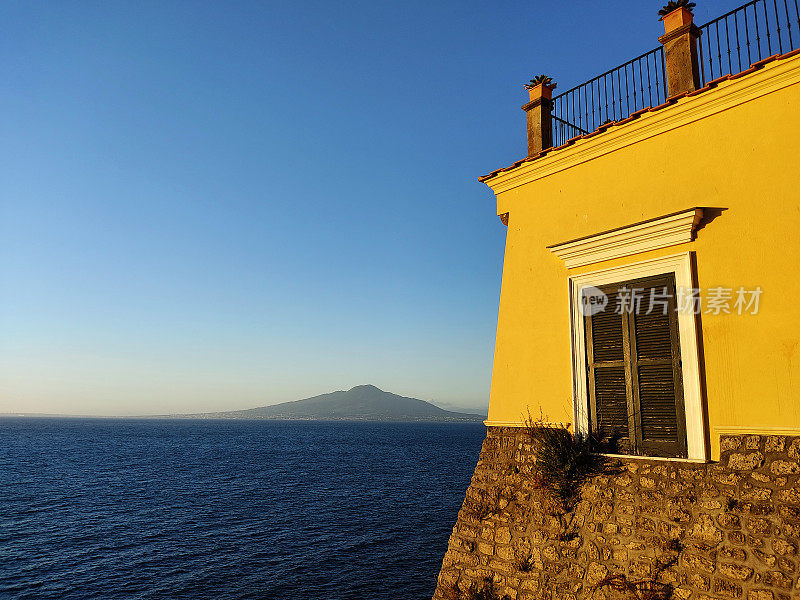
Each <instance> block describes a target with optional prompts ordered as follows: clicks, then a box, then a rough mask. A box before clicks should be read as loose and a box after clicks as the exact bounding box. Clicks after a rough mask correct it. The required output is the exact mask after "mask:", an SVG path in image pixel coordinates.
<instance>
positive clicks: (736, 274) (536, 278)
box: [487, 56, 800, 457]
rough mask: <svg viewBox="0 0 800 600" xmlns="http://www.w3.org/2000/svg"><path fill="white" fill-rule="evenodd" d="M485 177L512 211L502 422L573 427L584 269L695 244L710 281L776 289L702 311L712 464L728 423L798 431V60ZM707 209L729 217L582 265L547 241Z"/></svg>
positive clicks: (502, 315)
mask: <svg viewBox="0 0 800 600" xmlns="http://www.w3.org/2000/svg"><path fill="white" fill-rule="evenodd" d="M754 90H755V91H754ZM626 128H627V129H628V130H630V132H631V134H630V136H629V139H627V138H624V136H625V135H627V133H626ZM654 131H657V133H654ZM604 136H610V137H609V138H608V139H606V140H604V139H603V138H604ZM613 136H617V137H618V138H619V139H620V140H621V141H619V142H617V144H616V146H614V145H613V144H612V145H609V142H608V140H609V139H611V137H613ZM606 146H608V148H609V151H608V152H606V153H605V154H602V155H601V156H592V152H591V151H592V149H599V150H596V151H595V152H603V149H604V148H606ZM619 146H623V147H619ZM581 157H584V158H585V157H589V159H588V160H585V161H584V162H580V161H581V160H584V159H583V158H581ZM537 163H539V164H538V165H537ZM576 163H577V164H576ZM526 169H528V170H530V174H529V175H524V171H525V170H526ZM520 173H523V174H522V175H520ZM515 178H516V179H515ZM512 180H514V181H512ZM487 183H488V184H489V185H490V187H492V188H493V189H494V190H495V191H496V192H498V196H497V201H498V214H503V213H506V212H508V213H509V222H508V234H507V241H506V253H505V262H504V268H503V280H502V289H501V298H500V310H499V319H498V331H497V341H496V347H495V357H494V371H493V376H492V387H491V399H490V405H489V418H488V421H489V422H490V423H491V422H496V423H514V422H516V423H519V422H521V421H522V419H523V415H524V414H525V413H526V412H527V410H528V409H529V408H530V410H531V412H533V413H534V414H538V413H539V410H540V408H541V411H542V412H543V413H544V415H545V416H546V417H547V418H548V419H549V420H551V421H571V420H572V414H573V412H572V389H573V388H572V372H571V345H570V323H569V296H568V277H569V276H570V275H573V274H577V273H582V272H590V271H595V270H598V269H601V268H604V267H607V266H611V265H615V264H625V263H631V262H638V261H640V260H643V259H645V258H650V257H657V256H666V255H669V254H675V253H676V252H679V251H686V250H691V251H693V252H694V253H695V255H696V264H697V280H698V284H699V286H700V287H701V288H703V289H704V290H705V289H707V288H710V287H715V286H720V285H721V286H725V287H731V288H738V287H739V286H744V287H745V288H755V287H756V286H760V287H761V288H762V289H763V295H762V296H761V306H760V312H759V314H758V315H742V316H739V315H736V314H731V315H718V316H717V315H712V314H703V315H702V316H701V324H702V330H701V331H702V347H703V351H704V355H705V361H704V365H702V364H701V367H704V372H705V392H706V397H707V413H708V414H707V419H708V423H707V425H708V428H707V435H708V438H709V440H710V443H711V450H712V457H715V456H716V455H717V453H718V444H717V439H718V433H719V428H721V427H722V428H730V427H734V428H735V427H743V428H746V429H751V430H753V431H760V432H763V431H769V430H771V428H778V429H780V428H782V429H793V428H797V429H798V430H800V398H799V397H798V390H800V343H798V342H800V268H798V267H800V56H794V57H790V58H785V59H782V60H778V61H774V62H772V63H769V64H768V65H766V66H765V67H764V68H763V69H762V70H760V71H757V72H756V73H753V74H749V75H746V76H743V77H741V78H739V79H737V80H732V81H729V82H726V83H723V84H721V85H720V87H719V88H717V89H712V90H708V91H705V92H703V93H702V94H698V95H697V96H694V97H691V98H684V99H682V100H680V101H679V102H678V103H677V104H675V105H674V106H671V107H667V108H664V109H661V110H659V111H655V112H652V113H648V114H646V115H644V116H643V117H641V118H640V119H637V120H636V121H633V122H631V123H627V124H623V125H620V126H617V127H614V128H612V129H611V130H609V131H608V132H606V133H603V134H600V135H598V136H595V137H594V138H590V139H587V140H582V141H579V142H578V143H576V144H575V145H574V146H571V147H569V148H565V149H562V150H557V151H554V152H551V153H550V154H548V155H546V156H545V157H542V158H540V159H537V160H535V161H532V162H531V163H525V164H524V165H522V166H521V167H518V168H517V169H515V170H513V171H511V172H506V173H502V174H501V175H500V176H498V177H495V178H493V179H490V180H488V181H487ZM695 206H699V207H713V208H720V209H724V210H723V211H722V212H721V214H719V216H717V217H716V218H714V219H713V220H711V221H710V222H703V223H701V225H700V227H701V228H700V229H699V231H698V232H697V235H696V239H695V241H693V242H691V243H688V244H682V245H679V246H671V247H668V248H663V249H660V250H654V251H651V252H648V253H644V254H637V255H634V256H630V257H625V258H622V259H616V260H614V261H608V262H605V263H596V264H592V265H587V266H584V267H580V268H576V269H567V268H566V267H565V265H564V262H563V261H562V260H561V259H559V258H558V257H556V256H555V255H554V254H552V253H551V252H550V251H549V250H548V249H547V246H549V245H552V244H556V243H560V242H565V241H567V240H571V239H575V238H579V237H583V236H588V235H592V234H596V233H600V232H602V231H606V230H609V229H614V228H618V227H622V226H626V225H631V224H633V223H636V222H639V221H643V220H646V219H652V218H656V217H660V216H663V215H667V214H669V213H675V212H678V211H681V210H685V209H689V208H691V207H695Z"/></svg>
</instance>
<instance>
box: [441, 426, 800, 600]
mask: <svg viewBox="0 0 800 600" xmlns="http://www.w3.org/2000/svg"><path fill="white" fill-rule="evenodd" d="M799 477H800V438H791V437H783V436H756V435H744V436H729V437H723V438H722V440H721V456H720V462H719V463H710V464H698V463H690V462H686V461H667V460H650V459H647V460H642V459H624V460H619V461H616V460H615V461H613V463H611V464H610V465H609V466H608V468H607V469H606V470H605V471H604V472H603V473H602V474H600V475H598V476H595V477H593V478H591V479H590V480H589V481H587V482H586V483H585V484H584V485H583V487H582V489H581V495H580V498H579V501H578V502H577V504H576V505H575V506H574V509H573V510H572V511H571V512H568V513H559V511H557V510H553V508H552V503H551V502H549V501H548V495H547V494H546V493H545V492H544V491H543V489H542V486H541V485H539V483H538V480H537V470H536V466H535V461H534V458H533V454H532V447H531V437H530V433H529V432H528V431H527V430H525V429H523V428H503V427H491V428H489V430H488V433H487V436H486V440H485V441H484V443H483V447H482V449H481V454H480V458H479V460H478V465H477V467H476V468H475V473H474V475H473V477H472V483H471V485H470V487H469V489H468V490H467V493H466V497H465V499H464V503H463V505H462V507H461V510H460V512H459V514H458V521H457V523H456V525H455V527H454V528H453V533H452V535H451V537H450V542H449V546H448V550H447V553H446V555H445V557H444V561H443V563H442V570H441V572H440V574H439V579H438V585H437V588H436V592H435V594H434V600H455V599H458V598H465V599H466V598H482V599H483V598H502V597H503V596H504V595H505V596H508V597H509V598H511V599H515V600H527V599H537V600H544V599H548V600H550V599H565V600H578V599H588V598H597V599H598V600H600V599H602V598H624V597H627V598H641V599H643V600H648V599H663V600H666V599H669V598H673V599H675V600H711V599H720V600H725V599H729V598H743V599H746V600H789V599H790V598H798V599H800V580H798V575H799V573H798V566H799V565H800V560H798V548H799V547H800V484H799V483H798V478H799Z"/></svg>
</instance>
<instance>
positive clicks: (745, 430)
mask: <svg viewBox="0 0 800 600" xmlns="http://www.w3.org/2000/svg"><path fill="white" fill-rule="evenodd" d="M713 429H714V433H716V434H717V435H792V436H800V427H760V426H758V425H755V426H750V425H719V426H714V428H713Z"/></svg>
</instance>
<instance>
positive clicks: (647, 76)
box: [552, 46, 667, 146]
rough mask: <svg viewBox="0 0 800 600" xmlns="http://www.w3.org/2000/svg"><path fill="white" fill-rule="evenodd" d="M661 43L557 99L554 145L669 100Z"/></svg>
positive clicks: (555, 103) (553, 108) (554, 120)
mask: <svg viewBox="0 0 800 600" xmlns="http://www.w3.org/2000/svg"><path fill="white" fill-rule="evenodd" d="M664 71H665V69H664V49H663V47H661V46H659V47H658V48H655V49H654V50H650V51H649V52H645V53H644V54H642V55H641V56H637V57H636V58H634V59H633V60H629V61H628V62H626V63H625V64H622V65H620V66H618V67H616V68H614V69H611V70H610V71H606V72H605V73H603V74H602V75H598V76H597V77H595V78H593V79H590V80H589V81H587V82H586V83H582V84H581V85H579V86H576V87H574V88H572V89H570V90H567V91H566V92H564V93H563V94H560V95H558V96H556V97H555V98H553V107H552V115H553V146H560V145H561V144H563V143H564V142H566V141H567V140H570V139H572V138H574V137H577V136H578V135H581V134H583V133H588V132H591V131H594V130H595V129H597V128H598V127H600V125H603V124H604V123H608V122H611V121H619V120H622V119H625V118H627V117H628V116H630V115H631V114H632V113H634V112H636V111H637V110H641V109H643V108H647V107H649V106H656V105H658V104H661V103H663V102H664V100H665V99H666V89H667V85H666V77H665V74H664Z"/></svg>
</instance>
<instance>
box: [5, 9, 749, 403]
mask: <svg viewBox="0 0 800 600" xmlns="http://www.w3.org/2000/svg"><path fill="white" fill-rule="evenodd" d="M699 4H700V6H698V8H697V9H696V11H695V12H696V14H697V18H696V22H700V23H702V22H705V21H707V20H709V19H710V18H711V17H713V16H716V15H718V14H721V13H722V12H724V11H726V10H729V9H730V8H733V7H735V6H737V5H738V4H740V2H738V1H736V2H728V1H717V2H699ZM0 6H2V15H3V23H4V28H3V29H4V32H3V35H2V36H1V37H0V79H1V80H2V84H0V114H2V117H0V140H2V143H0V200H1V201H2V206H0V285H1V286H2V294H0V352H1V353H2V357H0V384H1V385H2V387H1V388H0V394H1V395H0V412H57V413H74V414H87V413H94V414H144V413H154V412H157V413H164V412H186V411H204V410H223V409H232V408H243V407H250V406H256V405H261V404H271V403H274V402H280V401H285V400H295V399H298V398H302V397H306V396H310V395H314V394H319V393H324V392H328V391H331V390H334V389H348V388H350V387H352V386H354V385H357V384H362V383H372V384H375V385H377V386H379V387H381V388H383V389H386V390H390V391H394V392H397V393H400V394H403V395H409V396H415V397H419V398H423V399H427V400H434V401H439V402H445V403H453V404H458V405H469V406H481V405H485V404H486V403H487V401H488V391H489V384H490V379H491V366H492V355H493V348H494V335H495V327H496V319H497V305H498V299H499V292H500V276H501V270H502V258H503V245H504V239H505V228H504V227H503V225H502V224H501V223H500V222H499V220H498V219H497V217H496V216H495V211H494V210H495V206H494V197H493V195H492V193H491V191H490V190H489V189H488V188H486V187H485V186H483V185H482V184H480V183H478V182H477V181H476V178H477V177H478V176H479V175H481V174H484V173H486V172H488V171H491V170H492V169H494V168H497V167H501V166H506V165H507V164H509V163H511V162H512V161H514V160H516V159H518V158H521V157H522V156H523V154H524V152H525V132H524V113H523V112H522V111H521V110H520V105H521V104H522V103H523V101H524V99H525V92H524V89H523V87H522V84H523V82H525V81H526V80H527V79H528V78H529V77H530V76H531V75H533V74H534V73H537V74H538V73H540V72H546V73H548V74H550V75H552V76H553V77H554V79H555V80H556V81H557V82H558V84H559V89H561V90H564V89H567V88H568V87H571V86H572V85H574V84H578V83H581V82H582V81H584V80H586V79H588V78H589V77H591V76H593V75H595V74H597V73H599V72H601V71H604V70H606V69H607V68H610V67H613V66H616V65H617V64H619V63H621V62H624V61H625V60H628V59H629V58H632V57H633V56H635V55H637V54H639V53H641V52H643V51H646V50H649V49H651V48H654V47H655V46H656V45H657V44H658V42H657V39H656V38H657V36H658V35H659V34H660V33H663V28H662V25H661V23H660V22H659V21H658V20H657V16H656V12H657V10H658V8H659V6H660V3H659V2H649V1H648V2H635V3H631V2H614V1H609V2H537V1H528V2H509V1H502V0H501V1H492V2H488V1H487V2H464V1H461V2H375V1H365V2H313V1H312V2H230V3H219V2H213V3H212V2H195V1H191V2H189V1H186V2H169V1H167V2H165V1H163V0H159V1H152V2H149V1H137V2H46V3H45V2H8V1H3V2H1V3H0Z"/></svg>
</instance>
